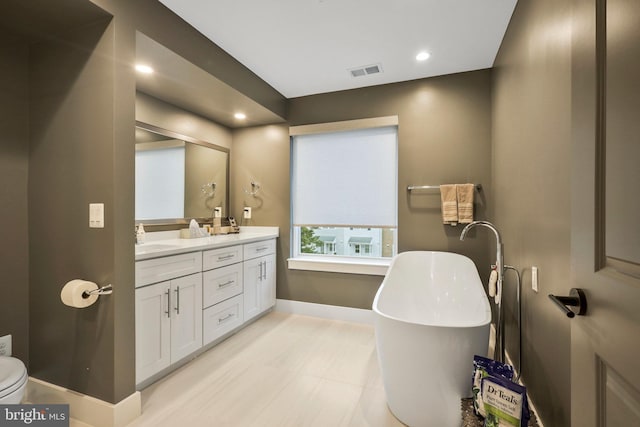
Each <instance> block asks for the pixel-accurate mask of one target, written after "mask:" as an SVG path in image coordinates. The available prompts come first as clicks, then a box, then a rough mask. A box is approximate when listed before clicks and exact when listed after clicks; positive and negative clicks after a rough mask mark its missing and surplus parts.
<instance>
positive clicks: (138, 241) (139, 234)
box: [136, 223, 144, 245]
mask: <svg viewBox="0 0 640 427" xmlns="http://www.w3.org/2000/svg"><path fill="white" fill-rule="evenodd" d="M142 243H144V225H142V223H140V225H138V229H137V230H136V244H137V245H140V244H142Z"/></svg>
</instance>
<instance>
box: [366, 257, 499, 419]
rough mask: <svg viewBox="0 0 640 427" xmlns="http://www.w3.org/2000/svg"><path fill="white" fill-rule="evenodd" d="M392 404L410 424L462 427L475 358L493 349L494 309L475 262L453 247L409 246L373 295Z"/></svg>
mask: <svg viewBox="0 0 640 427" xmlns="http://www.w3.org/2000/svg"><path fill="white" fill-rule="evenodd" d="M373 311H374V313H375V315H374V317H375V332H376V345H377V350H378V360H379V361H380V367H381V370H382V379H383V382H384V389H385V393H386V395H387V403H388V405H389V408H390V409H391V412H393V414H394V415H395V416H396V417H397V418H398V419H399V420H400V421H402V422H403V423H405V424H407V425H409V426H411V427H419V426H433V427H450V426H451V427H459V426H460V424H461V418H460V399H461V398H463V397H470V396H471V372H472V369H473V356H474V355H476V354H478V355H483V356H484V355H486V353H487V348H488V343H489V325H490V323H491V308H490V306H489V301H488V299H487V295H486V293H485V291H484V287H483V286H482V282H481V281H480V277H479V276H478V271H477V270H476V267H475V265H474V264H473V262H472V261H471V260H470V259H469V258H467V257H465V256H463V255H458V254H454V253H448V252H422V251H416V252H403V253H400V254H398V255H397V256H396V257H395V258H394V259H393V261H392V263H391V266H390V267H389V270H388V272H387V275H386V276H385V278H384V280H383V282H382V285H381V286H380V289H378V293H377V294H376V297H375V299H374V301H373Z"/></svg>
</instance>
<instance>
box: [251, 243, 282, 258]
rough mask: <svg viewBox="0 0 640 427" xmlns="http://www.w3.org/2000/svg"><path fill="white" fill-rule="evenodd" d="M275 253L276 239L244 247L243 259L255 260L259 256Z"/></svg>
mask: <svg viewBox="0 0 640 427" xmlns="http://www.w3.org/2000/svg"><path fill="white" fill-rule="evenodd" d="M275 252H276V239H271V240H265V241H263V242H255V243H249V244H246V245H244V259H252V258H257V257H259V256H263V255H267V254H273V253H275Z"/></svg>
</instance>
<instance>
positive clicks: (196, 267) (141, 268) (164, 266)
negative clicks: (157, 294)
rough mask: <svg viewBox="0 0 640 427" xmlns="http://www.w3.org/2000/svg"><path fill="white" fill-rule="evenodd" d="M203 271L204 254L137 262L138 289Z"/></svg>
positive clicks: (198, 253) (181, 255) (195, 253)
mask: <svg viewBox="0 0 640 427" xmlns="http://www.w3.org/2000/svg"><path fill="white" fill-rule="evenodd" d="M200 271H202V252H191V253H188V254H180V255H172V256H166V257H161V258H154V259H148V260H144V261H138V262H136V288H139V287H140V286H145V285H149V284H151V283H157V282H163V281H165V280H170V279H173V278H176V277H182V276H186V275H189V274H193V273H198V272H200Z"/></svg>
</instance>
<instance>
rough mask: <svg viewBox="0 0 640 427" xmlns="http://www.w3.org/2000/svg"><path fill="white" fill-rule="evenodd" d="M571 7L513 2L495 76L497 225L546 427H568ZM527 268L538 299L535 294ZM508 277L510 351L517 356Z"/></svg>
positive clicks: (532, 387)
mask: <svg viewBox="0 0 640 427" xmlns="http://www.w3.org/2000/svg"><path fill="white" fill-rule="evenodd" d="M570 23H571V5H570V2H557V1H553V0H545V1H519V2H518V6H517V7H516V10H515V13H514V16H513V18H512V20H511V23H510V25H509V28H508V30H507V33H506V36H505V38H504V41H503V44H502V46H501V48H500V51H499V54H498V57H497V60H496V63H495V68H494V70H493V77H494V82H493V86H494V89H493V153H494V154H493V162H492V165H493V167H492V169H493V176H494V186H495V194H496V196H495V200H494V202H493V204H494V205H495V209H494V214H493V220H494V222H495V224H496V225H497V226H498V228H499V229H500V231H501V232H502V235H503V239H504V245H505V262H506V263H508V264H512V265H514V266H516V267H517V268H518V269H519V270H521V271H522V272H523V278H524V283H523V295H522V300H523V303H522V310H523V325H522V335H523V366H522V373H523V380H524V382H525V383H526V385H527V387H528V388H529V391H530V393H531V395H532V397H533V400H534V403H535V404H536V405H537V407H538V409H539V411H540V414H539V416H540V418H541V419H542V420H543V421H544V424H545V425H548V426H568V425H570V413H571V411H570V404H571V400H570V371H571V366H570V325H569V322H568V321H566V320H567V319H566V318H564V317H563V316H560V315H559V312H558V309H557V308H556V307H555V306H554V305H553V304H552V303H551V302H550V301H549V300H548V298H547V294H549V293H555V294H559V295H565V294H566V293H567V292H568V288H569V286H568V284H569V283H570V280H569V279H570V201H571V192H570V173H571V156H570V154H571V153H570V150H571V147H570V141H571V26H570ZM531 266H537V267H538V268H539V286H540V292H539V293H537V294H536V293H534V292H533V291H532V290H531ZM514 289H515V278H514V276H512V275H511V273H509V276H508V281H507V282H506V293H505V305H506V307H507V311H508V316H509V317H508V325H507V331H508V335H507V338H508V339H507V350H508V352H509V353H510V354H511V355H512V356H513V357H514V359H515V358H516V357H517V354H518V342H517V335H516V334H515V331H516V328H515V315H514V312H515V311H514V308H515V305H514V298H515V295H514Z"/></svg>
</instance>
